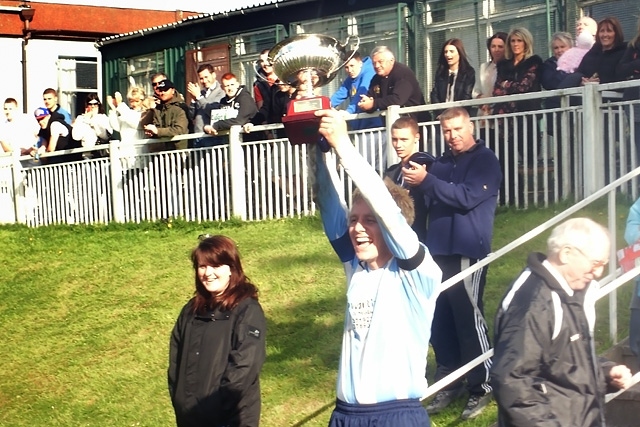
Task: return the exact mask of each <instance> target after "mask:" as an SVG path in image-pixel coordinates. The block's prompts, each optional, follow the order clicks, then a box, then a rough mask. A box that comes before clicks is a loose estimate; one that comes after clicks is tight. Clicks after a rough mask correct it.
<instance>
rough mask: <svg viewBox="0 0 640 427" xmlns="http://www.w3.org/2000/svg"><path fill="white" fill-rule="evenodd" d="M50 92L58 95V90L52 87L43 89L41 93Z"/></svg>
mask: <svg viewBox="0 0 640 427" xmlns="http://www.w3.org/2000/svg"><path fill="white" fill-rule="evenodd" d="M49 93H50V94H52V95H53V96H55V97H57V96H58V91H56V90H55V89H54V88H51V87H48V88H46V89H45V90H44V92H42V95H43V96H44V95H47V94H49Z"/></svg>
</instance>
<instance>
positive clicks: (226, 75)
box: [220, 73, 238, 81]
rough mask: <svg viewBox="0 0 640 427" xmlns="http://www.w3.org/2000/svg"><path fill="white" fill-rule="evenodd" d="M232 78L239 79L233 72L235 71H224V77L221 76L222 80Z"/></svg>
mask: <svg viewBox="0 0 640 427" xmlns="http://www.w3.org/2000/svg"><path fill="white" fill-rule="evenodd" d="M231 79H236V80H238V78H237V77H236V75H235V74H233V73H224V74H223V75H222V77H220V81H223V80H231Z"/></svg>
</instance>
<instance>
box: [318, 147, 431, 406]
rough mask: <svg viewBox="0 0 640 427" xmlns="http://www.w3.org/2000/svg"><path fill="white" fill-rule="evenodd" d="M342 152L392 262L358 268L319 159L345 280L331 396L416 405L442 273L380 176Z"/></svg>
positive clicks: (340, 207) (341, 209)
mask: <svg viewBox="0 0 640 427" xmlns="http://www.w3.org/2000/svg"><path fill="white" fill-rule="evenodd" d="M317 151H318V152H319V151H320V150H317ZM341 151H342V152H339V153H338V154H339V156H340V163H341V164H342V166H343V167H344V169H345V171H346V172H347V174H349V176H350V177H351V178H352V179H353V182H354V183H355V184H356V186H357V187H358V188H359V189H360V191H361V193H362V195H363V197H364V198H365V200H367V203H368V204H369V206H371V209H372V211H373V213H374V215H375V216H376V219H377V222H378V224H379V225H380V229H381V231H382V234H383V238H384V241H385V243H386V245H387V247H388V248H389V250H390V251H391V253H392V254H393V257H392V258H391V259H390V260H389V261H388V262H387V264H386V265H384V266H383V267H381V268H378V269H375V270H372V269H369V268H368V265H367V263H365V262H359V260H358V258H357V257H356V256H355V252H354V249H353V245H352V243H351V240H350V238H349V234H348V231H349V224H348V221H347V218H348V217H347V209H346V204H345V203H344V200H343V199H342V198H341V197H340V196H339V194H341V192H342V191H343V188H344V187H343V185H342V183H341V182H340V179H339V177H338V176H337V173H336V170H335V166H332V167H331V168H330V169H331V172H330V171H329V168H327V165H326V164H325V159H324V158H323V157H321V156H320V157H319V158H318V162H317V165H318V171H317V175H316V176H317V179H316V182H318V183H319V188H318V194H317V203H318V207H319V208H320V213H321V216H322V222H323V225H324V229H325V233H326V234H327V237H328V238H329V241H330V242H331V244H332V246H333V247H334V250H335V251H336V253H337V254H338V256H339V258H340V260H341V261H342V262H343V265H344V269H345V273H346V276H347V311H346V314H345V321H344V332H343V336H342V350H341V353H340V367H339V372H338V383H337V397H338V399H339V400H341V401H343V402H347V403H354V404H371V403H380V402H388V401H393V400H398V399H418V398H421V397H424V396H425V395H426V390H427V387H428V384H427V380H426V378H425V375H424V373H425V362H426V358H427V351H428V348H429V338H430V336H431V322H432V320H433V313H434V311H435V304H436V299H437V297H438V294H439V292H440V289H439V288H440V286H439V285H440V280H441V278H442V272H441V271H440V268H439V267H438V266H437V264H436V263H435V262H434V261H433V258H432V257H431V255H430V254H429V251H428V250H427V249H426V248H425V247H424V246H422V244H421V243H420V242H419V241H418V237H417V235H416V234H415V232H414V231H413V230H412V229H411V227H410V226H409V224H408V223H407V221H406V220H405V218H404V217H403V216H402V213H401V212H400V208H398V206H397V205H396V203H395V202H394V200H393V199H392V197H391V195H390V193H389V191H387V189H386V187H385V185H384V184H383V182H382V180H381V179H380V176H379V175H377V173H376V172H375V171H374V169H373V168H372V167H371V166H370V165H369V164H368V163H367V162H366V160H365V159H364V158H363V157H362V156H360V155H359V154H358V152H357V151H356V149H355V147H353V145H351V143H348V144H346V145H343V146H342V147H341ZM329 155H330V154H329V153H328V154H327V156H329ZM338 189H340V190H338ZM339 192H340V193H339ZM418 255H423V257H422V258H421V257H419V256H418ZM405 260H411V261H410V262H408V261H405Z"/></svg>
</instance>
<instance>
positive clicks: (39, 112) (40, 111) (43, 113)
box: [33, 107, 51, 120]
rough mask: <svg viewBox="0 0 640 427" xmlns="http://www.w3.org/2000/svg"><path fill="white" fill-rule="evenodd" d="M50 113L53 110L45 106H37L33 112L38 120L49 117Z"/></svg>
mask: <svg viewBox="0 0 640 427" xmlns="http://www.w3.org/2000/svg"><path fill="white" fill-rule="evenodd" d="M50 114H51V111H49V109H48V108H44V107H40V108H36V111H34V112H33V115H34V116H35V117H36V119H37V120H40V119H42V118H44V117H47V116H48V115H50Z"/></svg>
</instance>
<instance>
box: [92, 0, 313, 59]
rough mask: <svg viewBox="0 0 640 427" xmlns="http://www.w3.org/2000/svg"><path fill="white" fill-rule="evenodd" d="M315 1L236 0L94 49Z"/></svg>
mask: <svg viewBox="0 0 640 427" xmlns="http://www.w3.org/2000/svg"><path fill="white" fill-rule="evenodd" d="M315 1H318V0H257V1H256V0H240V1H239V0H236V6H234V7H233V8H225V9H224V10H221V11H216V12H212V13H203V14H200V15H194V16H189V17H187V18H185V19H182V20H180V21H177V22H172V23H169V24H165V25H159V26H156V27H151V28H145V29H142V30H136V31H131V32H128V33H123V34H117V35H113V36H108V37H104V38H101V39H99V40H98V41H97V42H96V47H97V48H100V47H102V46H105V45H108V44H112V43H117V42H121V41H123V40H131V39H136V38H140V37H144V36H146V35H149V34H154V33H159V32H162V31H168V30H171V29H175V28H182V27H185V26H189V25H193V24H200V23H203V22H206V21H215V20H217V19H224V18H228V17H230V16H236V15H244V14H246V13H258V12H260V11H261V10H268V9H277V8H279V7H282V6H292V5H297V4H301V3H311V2H315Z"/></svg>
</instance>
